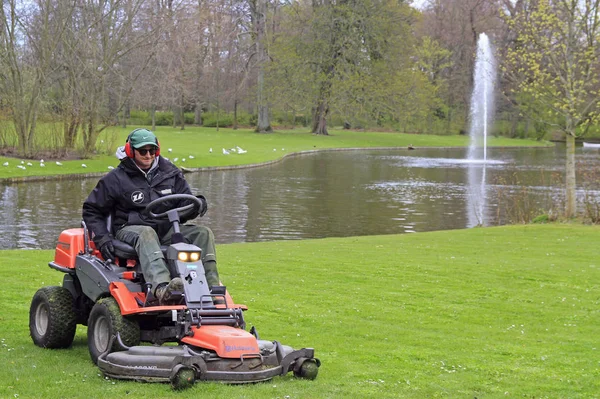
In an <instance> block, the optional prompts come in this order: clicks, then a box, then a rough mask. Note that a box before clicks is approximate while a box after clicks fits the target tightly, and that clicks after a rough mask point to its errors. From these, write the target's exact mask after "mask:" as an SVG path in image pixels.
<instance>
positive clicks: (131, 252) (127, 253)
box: [106, 214, 169, 260]
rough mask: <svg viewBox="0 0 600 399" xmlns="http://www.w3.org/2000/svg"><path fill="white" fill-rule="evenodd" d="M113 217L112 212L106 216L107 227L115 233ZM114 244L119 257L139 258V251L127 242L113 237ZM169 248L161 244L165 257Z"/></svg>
mask: <svg viewBox="0 0 600 399" xmlns="http://www.w3.org/2000/svg"><path fill="white" fill-rule="evenodd" d="M112 217H113V215H112V214H111V215H108V217H107V218H106V227H107V228H108V231H109V232H110V233H111V234H114V233H115V232H114V231H113V228H112ZM112 244H113V247H114V248H115V255H116V256H117V258H119V259H136V260H138V255H137V252H136V251H135V248H133V247H132V246H131V245H129V244H127V243H126V242H123V241H120V240H117V239H116V238H114V237H113V239H112ZM167 248H169V247H168V246H166V245H161V246H160V250H161V251H162V253H163V255H164V256H165V257H166V256H167Z"/></svg>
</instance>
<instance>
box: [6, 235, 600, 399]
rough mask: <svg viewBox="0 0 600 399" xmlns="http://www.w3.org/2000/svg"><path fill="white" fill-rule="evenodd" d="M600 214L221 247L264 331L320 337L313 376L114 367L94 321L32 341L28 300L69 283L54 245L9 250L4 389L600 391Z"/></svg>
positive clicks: (327, 393) (240, 394)
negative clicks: (174, 380)
mask: <svg viewBox="0 0 600 399" xmlns="http://www.w3.org/2000/svg"><path fill="white" fill-rule="evenodd" d="M599 229H600V228H599V227H597V226H582V225H560V224H552V225H525V226H510V227H498V228H479V229H468V230H455V231H443V232H431V233H417V234H404V235H385V236H371V237H352V238H344V239H341V238H329V239H320V240H294V241H280V242H268V243H243V244H231V245H220V246H218V248H217V250H218V252H219V272H220V275H221V278H222V279H223V282H224V283H225V284H226V285H227V288H228V289H229V291H230V293H231V294H232V296H233V298H234V299H235V300H236V303H243V304H247V305H248V306H249V310H248V311H247V312H245V314H244V316H245V319H246V321H247V323H248V325H249V326H256V328H257V330H258V332H259V334H260V336H261V338H262V339H268V340H278V341H280V342H282V343H283V344H286V345H290V346H292V347H294V348H302V347H313V348H315V355H316V356H317V357H318V358H320V360H321V362H322V366H321V368H320V370H319V375H318V377H317V378H316V380H314V381H306V380H297V379H295V378H293V377H292V376H291V375H287V376H285V377H276V378H275V379H273V380H272V381H271V382H268V383H263V384H250V385H241V386H240V385H225V384H216V383H206V382H197V383H196V384H195V385H194V386H192V387H191V388H189V389H188V390H186V391H181V392H174V391H173V390H172V388H171V386H170V384H142V383H136V382H133V381H120V380H112V379H105V378H104V377H103V376H102V374H101V373H100V371H99V370H98V368H97V367H95V366H94V365H93V364H92V362H91V360H90V357H89V354H88V349H87V343H86V327H83V326H79V327H78V329H77V332H76V336H75V341H74V343H73V346H72V347H71V348H70V349H65V350H47V349H42V348H39V347H37V346H35V345H33V343H32V341H31V338H30V337H29V334H28V330H27V322H28V310H29V304H30V300H31V298H32V296H33V294H34V292H35V291H36V290H37V289H38V288H40V287H41V286H47V285H60V283H61V281H62V277H63V275H62V273H60V272H58V271H55V270H52V269H50V268H49V267H48V262H49V261H51V260H52V258H53V256H54V251H51V250H46V251H39V250H27V251H1V253H0V279H1V280H2V281H3V282H4V284H3V287H2V290H0V303H2V306H3V311H2V312H1V313H0V342H1V343H2V345H0V362H1V363H2V364H3V365H9V366H10V367H4V368H3V372H2V373H0V397H2V398H14V397H16V396H17V395H18V397H19V398H42V397H43V398H62V397H69V398H74V399H77V398H98V399H101V398H111V399H112V398H123V397H133V398H157V397H160V398H173V399H186V398H190V399H191V398H197V397H199V396H202V397H211V398H220V397H222V398H234V399H235V398H247V399H254V398H256V399H259V398H260V399H262V398H284V397H286V396H289V397H290V398H377V399H380V398H383V399H387V398H390V399H391V398H414V399H420V398H443V397H447V398H474V397H477V398H505V397H515V398H533V397H535V398H544V397H549V398H594V397H596V396H597V393H598V392H600V381H599V380H598V378H597V374H596V373H595V370H597V368H598V355H597V352H598V351H597V350H595V349H594V348H597V346H598V322H597V315H598V290H597V286H598V283H597V282H598V281H599V280H600V268H599V267H598V264H597V255H598V249H597V237H598V234H599V233H600V230H599Z"/></svg>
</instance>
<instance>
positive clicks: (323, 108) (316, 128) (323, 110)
mask: <svg viewBox="0 0 600 399" xmlns="http://www.w3.org/2000/svg"><path fill="white" fill-rule="evenodd" d="M328 113H329V106H328V105H327V102H326V101H325V100H322V101H320V102H319V105H318V106H317V108H316V109H315V114H314V117H313V127H312V133H313V134H320V135H324V136H328V135H329V133H328V132H327V114H328Z"/></svg>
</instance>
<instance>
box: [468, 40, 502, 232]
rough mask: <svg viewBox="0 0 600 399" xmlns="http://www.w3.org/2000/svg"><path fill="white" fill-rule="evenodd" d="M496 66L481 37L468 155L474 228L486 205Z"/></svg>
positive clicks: (487, 45) (486, 43) (471, 211)
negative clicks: (488, 152) (488, 148)
mask: <svg viewBox="0 0 600 399" xmlns="http://www.w3.org/2000/svg"><path fill="white" fill-rule="evenodd" d="M495 82H496V63H495V60H494V55H493V53H492V47H491V44H490V40H489V38H488V36H487V35H486V34H485V33H481V34H480V35H479V39H478V41H477V56H476V59H475V71H474V79H473V94H472V95H471V110H470V114H469V118H470V129H469V136H470V138H471V143H470V145H469V150H468V153H467V161H468V164H469V172H468V173H469V193H468V201H467V206H468V208H469V209H467V214H468V215H469V224H470V225H471V226H477V225H483V224H484V222H485V220H484V209H485V206H484V205H485V203H486V176H485V175H486V164H487V163H488V159H487V136H488V129H489V127H490V126H491V123H492V119H493V116H494V86H495Z"/></svg>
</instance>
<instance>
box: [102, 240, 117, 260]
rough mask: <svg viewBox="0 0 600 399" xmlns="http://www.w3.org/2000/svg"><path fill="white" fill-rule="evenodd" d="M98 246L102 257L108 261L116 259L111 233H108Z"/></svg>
mask: <svg viewBox="0 0 600 399" xmlns="http://www.w3.org/2000/svg"><path fill="white" fill-rule="evenodd" d="M98 246H99V247H100V253H101V254H102V257H103V258H104V260H106V261H111V262H114V260H115V247H114V246H113V243H112V237H111V236H110V235H106V236H105V237H103V238H102V240H100V242H98Z"/></svg>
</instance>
